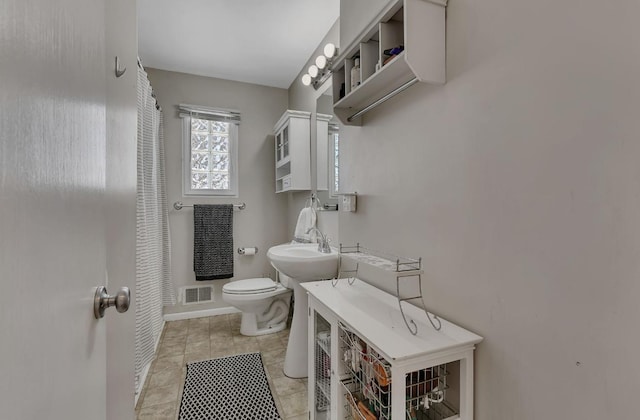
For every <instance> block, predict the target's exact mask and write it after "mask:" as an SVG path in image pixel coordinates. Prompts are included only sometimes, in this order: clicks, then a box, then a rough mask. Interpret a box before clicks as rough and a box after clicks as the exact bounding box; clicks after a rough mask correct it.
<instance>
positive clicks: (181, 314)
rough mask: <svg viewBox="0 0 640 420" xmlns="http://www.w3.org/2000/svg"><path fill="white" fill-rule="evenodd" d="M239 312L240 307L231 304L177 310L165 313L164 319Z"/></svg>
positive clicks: (175, 319)
mask: <svg viewBox="0 0 640 420" xmlns="http://www.w3.org/2000/svg"><path fill="white" fill-rule="evenodd" d="M239 312H240V310H239V309H237V308H234V307H233V306H230V307H227V308H213V309H203V310H201V311H189V312H177V313H175V314H165V315H164V320H165V321H180V320H183V319H192V318H204V317H207V316H216V315H227V314H236V313H239Z"/></svg>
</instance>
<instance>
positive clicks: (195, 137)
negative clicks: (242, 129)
mask: <svg viewBox="0 0 640 420" xmlns="http://www.w3.org/2000/svg"><path fill="white" fill-rule="evenodd" d="M184 137H185V173H184V176H185V180H184V181H185V182H184V194H185V195H237V181H236V180H237V174H236V172H237V156H236V153H237V152H236V149H237V147H236V142H237V125H236V124H234V123H229V122H224V121H214V120H208V119H204V118H196V117H193V116H191V117H186V118H184Z"/></svg>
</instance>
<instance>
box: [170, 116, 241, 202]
mask: <svg viewBox="0 0 640 420" xmlns="http://www.w3.org/2000/svg"><path fill="white" fill-rule="evenodd" d="M192 118H197V119H201V120H208V121H220V122H225V123H227V124H229V189H225V190H217V189H212V188H207V189H194V188H192V187H191V152H192V150H191V119H192ZM238 129H239V124H238V123H237V122H234V121H224V120H220V119H217V118H207V116H206V115H203V114H198V115H183V116H182V195H183V196H184V197H193V196H208V197H235V198H237V197H238V196H239V185H238V171H239V167H238V131H239V130H238Z"/></svg>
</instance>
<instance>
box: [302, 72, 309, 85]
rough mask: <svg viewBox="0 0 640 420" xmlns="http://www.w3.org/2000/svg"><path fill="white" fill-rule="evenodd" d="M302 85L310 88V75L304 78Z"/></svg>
mask: <svg viewBox="0 0 640 420" xmlns="http://www.w3.org/2000/svg"><path fill="white" fill-rule="evenodd" d="M302 84H303V85H305V86H309V85H310V84H311V76H309V75H308V74H305V75H304V76H302Z"/></svg>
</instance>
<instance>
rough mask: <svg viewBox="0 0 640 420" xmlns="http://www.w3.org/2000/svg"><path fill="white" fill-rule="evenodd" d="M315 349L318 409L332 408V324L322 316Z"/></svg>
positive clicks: (319, 319)
mask: <svg viewBox="0 0 640 420" xmlns="http://www.w3.org/2000/svg"><path fill="white" fill-rule="evenodd" d="M317 322H318V327H317V332H316V340H315V342H316V343H315V345H316V351H315V358H316V360H315V370H316V372H315V378H316V389H317V390H318V392H316V401H315V403H316V410H317V411H327V410H329V409H330V408H331V331H330V329H331V326H330V325H329V323H328V322H327V321H325V320H324V319H322V318H318V319H317Z"/></svg>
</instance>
